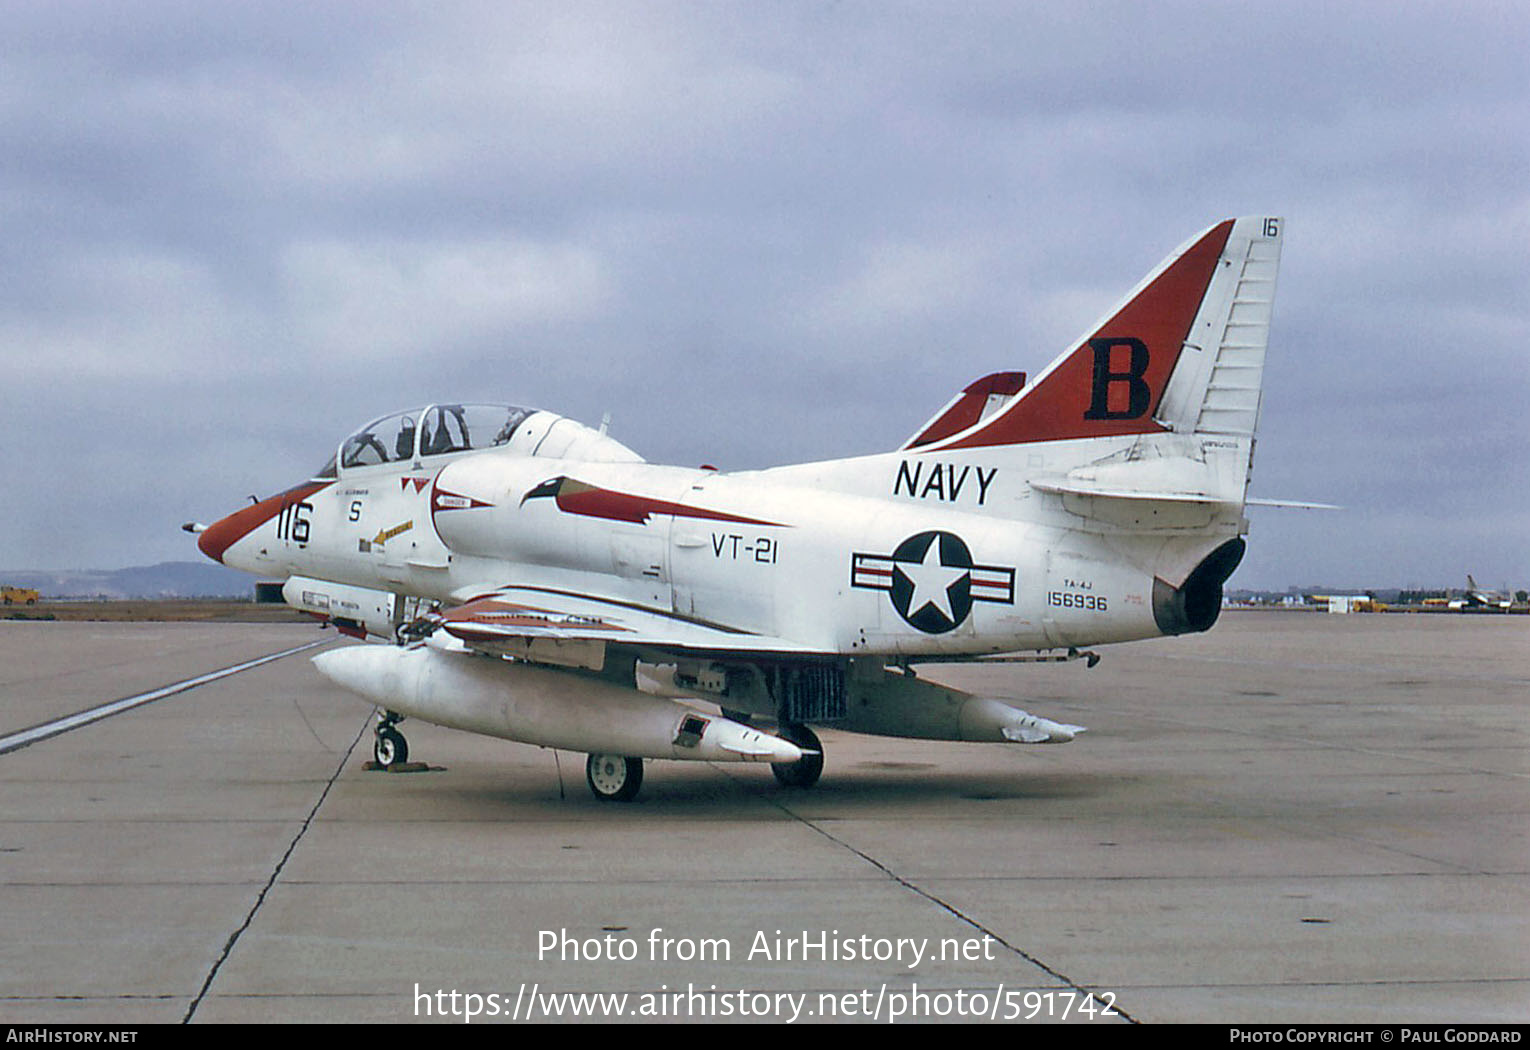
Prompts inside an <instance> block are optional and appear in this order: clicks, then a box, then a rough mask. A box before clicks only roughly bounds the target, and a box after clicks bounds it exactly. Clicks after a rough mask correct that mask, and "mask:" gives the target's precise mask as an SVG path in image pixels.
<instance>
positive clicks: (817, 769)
mask: <svg viewBox="0 0 1530 1050" xmlns="http://www.w3.org/2000/svg"><path fill="white" fill-rule="evenodd" d="M776 735H777V736H779V737H780V738H781V739H782V740H788V741H790V742H791V743H793V744H796V745H797V746H798V747H800V748H802V749H803V750H804V751H811V752H813V753H812V754H810V755H803V756H802V757H801V758H799V759H798V760H797V761H795V762H774V763H772V764H771V767H770V771H771V772H772V773H774V774H775V775H776V779H777V780H779V781H780V782H781V783H782V784H784V785H786V786H787V787H799V788H808V787H812V786H813V785H814V784H816V783H818V778H819V777H820V776H822V775H823V745H822V744H820V743H819V742H818V736H817V735H816V734H815V733H814V732H813V731H812V730H811V729H809V728H808V727H807V726H805V725H802V724H801V723H800V722H782V723H781V725H780V726H779V727H777V729H776Z"/></svg>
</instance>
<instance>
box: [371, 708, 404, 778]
mask: <svg viewBox="0 0 1530 1050" xmlns="http://www.w3.org/2000/svg"><path fill="white" fill-rule="evenodd" d="M390 716H391V717H390ZM396 719H397V716H396V715H393V713H392V712H391V711H390V712H389V713H388V714H387V715H384V716H383V718H382V719H381V720H380V721H379V722H378V723H377V729H376V730H375V731H374V734H375V735H374V736H373V739H372V757H373V758H374V759H376V760H377V764H378V765H379V766H381V767H382V768H384V769H390V768H392V767H393V766H400V765H403V764H404V763H405V762H408V761H409V741H407V740H405V739H404V734H403V733H400V732H399V731H398V729H397V727H396V726H395V724H394V723H395V721H396Z"/></svg>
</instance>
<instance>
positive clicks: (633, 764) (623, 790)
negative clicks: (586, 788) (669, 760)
mask: <svg viewBox="0 0 1530 1050" xmlns="http://www.w3.org/2000/svg"><path fill="white" fill-rule="evenodd" d="M584 779H585V780H587V781H589V784H590V790H591V791H592V792H594V794H595V797H596V798H598V799H600V800H601V801H602V802H631V801H632V800H633V799H634V798H636V797H637V793H638V789H639V788H641V787H642V786H643V760H642V759H641V758H628V757H626V756H625V755H591V756H590V757H589V758H588V759H587V760H586V761H585V763H584Z"/></svg>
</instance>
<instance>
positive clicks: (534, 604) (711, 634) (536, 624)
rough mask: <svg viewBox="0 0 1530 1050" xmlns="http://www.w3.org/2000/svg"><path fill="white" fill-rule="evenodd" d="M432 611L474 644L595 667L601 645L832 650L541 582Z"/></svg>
mask: <svg viewBox="0 0 1530 1050" xmlns="http://www.w3.org/2000/svg"><path fill="white" fill-rule="evenodd" d="M437 619H438V621H439V624H440V627H441V629H443V630H445V631H446V632H447V633H448V634H449V635H451V636H452V637H453V638H456V639H458V640H459V641H461V642H462V643H463V644H464V645H467V646H468V647H469V648H472V649H477V650H479V651H481V652H485V653H491V654H493V655H496V656H519V657H523V658H528V659H532V660H538V661H542V662H547V663H555V664H564V665H568V666H578V667H588V668H591V669H595V670H598V669H599V668H600V666H601V664H602V662H603V657H604V651H605V648H606V647H607V646H619V647H621V648H623V649H629V650H637V651H639V652H641V653H644V654H647V655H649V656H670V657H677V658H681V657H688V658H708V659H727V658H730V657H733V658H739V659H754V660H758V659H761V658H767V657H775V658H778V659H782V658H784V659H793V660H811V659H814V658H819V659H830V658H833V657H834V656H835V655H836V654H835V653H833V652H831V651H829V650H825V649H815V648H813V647H811V646H806V645H802V644H800V643H798V642H793V641H790V640H788V639H785V638H777V637H772V636H769V635H761V634H750V633H747V632H743V631H737V630H731V629H728V628H724V627H717V626H713V625H711V624H705V623H699V622H697V621H694V620H689V619H685V618H684V617H680V616H676V615H674V614H670V613H663V612H658V611H656V610H653V609H645V608H641V607H639V606H634V605H627V604H625V603H622V602H617V601H611V600H609V599H604V598H596V597H592V596H589V595H582V594H574V593H571V592H566V591H557V590H551V589H545V588H540V587H504V588H501V589H499V590H496V591H493V592H491V593H488V594H482V595H479V596H477V597H475V598H473V599H471V600H469V601H467V602H464V603H463V604H462V605H459V606H457V607H455V608H452V609H448V610H447V611H445V612H443V613H440V614H439V615H438V617H437Z"/></svg>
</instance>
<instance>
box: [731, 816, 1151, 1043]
mask: <svg viewBox="0 0 1530 1050" xmlns="http://www.w3.org/2000/svg"><path fill="white" fill-rule="evenodd" d="M761 797H763V798H764V799H765V800H766V801H768V802H769V803H770V804H771V805H772V806H775V807H776V808H777V809H779V810H780V811H781V812H782V813H785V814H786V815H787V816H789V817H791V818H792V819H793V820H795V821H797V822H798V823H800V824H803V825H805V826H806V827H808V828H810V829H812V830H813V831H814V832H816V833H817V834H819V835H822V836H823V837H824V838H826V839H828V840H829V841H830V842H832V843H834V844H835V845H836V846H838V847H840V848H841V849H844V850H847V851H848V852H850V853H853V854H855V856H857V857H859V858H860V859H861V860H863V861H865V862H866V863H867V864H870V865H871V866H872V867H874V868H876V869H877V870H878V871H880V872H881V873H882V874H883V875H886V876H887V877H888V878H889V879H891V880H892V881H893V882H895V883H897V884H898V885H899V886H902V887H903V888H904V889H906V890H908V891H909V892H910V893H912V894H915V895H916V896H919V897H922V898H924V899H925V900H927V901H929V902H930V903H931V904H933V905H935V906H936V907H937V908H939V909H941V910H942V911H944V912H946V913H947V914H949V915H951V916H952V917H953V918H955V919H957V920H958V921H959V922H963V923H966V924H967V925H968V926H971V927H972V928H973V929H974V930H976V931H978V932H979V933H981V934H984V935H985V936H988V937H992V938H993V939H994V942H995V943H997V944H1001V945H1003V946H1004V947H1005V948H1006V949H1008V950H1009V951H1010V952H1012V953H1014V954H1015V955H1016V956H1018V957H1019V958H1021V959H1024V960H1025V961H1026V962H1028V963H1030V964H1031V965H1032V966H1034V967H1036V968H1037V969H1038V970H1040V971H1041V972H1042V973H1045V974H1047V975H1048V976H1050V977H1052V978H1053V979H1055V980H1057V981H1058V982H1060V983H1062V984H1064V985H1067V986H1068V987H1069V988H1071V989H1072V990H1073V991H1075V992H1077V993H1078V994H1079V995H1088V996H1092V997H1093V999H1094V1001H1095V1002H1099V1001H1100V997H1099V996H1098V995H1096V994H1095V992H1094V989H1092V988H1086V987H1085V986H1084V985H1082V984H1079V983H1078V982H1077V981H1075V980H1074V979H1073V978H1071V977H1069V976H1068V975H1067V974H1065V973H1062V972H1061V971H1059V970H1057V969H1056V968H1055V967H1052V966H1048V965H1047V964H1046V963H1044V962H1042V961H1041V960H1040V959H1038V958H1037V957H1036V956H1034V955H1032V954H1030V953H1029V952H1027V951H1025V950H1024V949H1023V948H1020V947H1018V946H1016V945H1013V944H1010V943H1009V941H1007V940H1005V939H1004V938H1003V937H1002V936H1000V935H999V934H997V933H995V932H994V931H993V930H990V929H989V928H988V927H986V926H984V925H983V924H982V923H980V922H978V920H976V919H974V918H973V917H972V916H970V915H968V914H966V913H965V912H963V911H962V910H961V909H960V908H958V907H956V905H954V904H952V903H951V902H950V901H946V900H942V899H941V898H940V897H937V896H935V894H933V893H931V892H930V891H929V890H927V889H925V888H924V887H922V886H920V885H918V884H917V883H915V882H912V881H911V880H909V879H907V878H905V877H904V876H902V875H899V874H898V873H897V872H896V871H893V870H892V869H891V868H889V867H888V866H887V865H886V864H883V863H882V862H881V861H879V860H877V859H876V858H875V857H873V856H871V854H869V853H867V852H866V851H864V850H861V849H857V848H856V847H854V846H852V845H850V843H848V842H846V841H845V840H844V839H841V838H838V837H837V836H835V835H833V834H831V833H830V832H828V831H827V830H825V829H824V828H822V827H819V826H818V825H817V824H815V823H813V821H811V820H809V819H808V818H806V817H804V816H802V815H800V814H798V813H794V812H792V810H791V808H790V807H789V806H787V805H786V804H785V803H783V802H781V801H779V800H778V799H775V798H771V797H770V796H768V795H762V796H761ZM1111 1009H1113V1010H1114V1011H1115V1012H1116V1013H1117V1014H1119V1015H1120V1016H1121V1020H1123V1021H1125V1022H1127V1023H1128V1024H1140V1023H1141V1022H1139V1021H1138V1020H1137V1019H1136V1018H1135V1017H1133V1016H1132V1015H1131V1014H1129V1013H1127V1012H1126V1010H1125V1009H1124V1008H1123V1007H1122V1006H1121V1004H1120V1003H1119V1002H1114V1003H1112V1004H1111Z"/></svg>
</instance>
